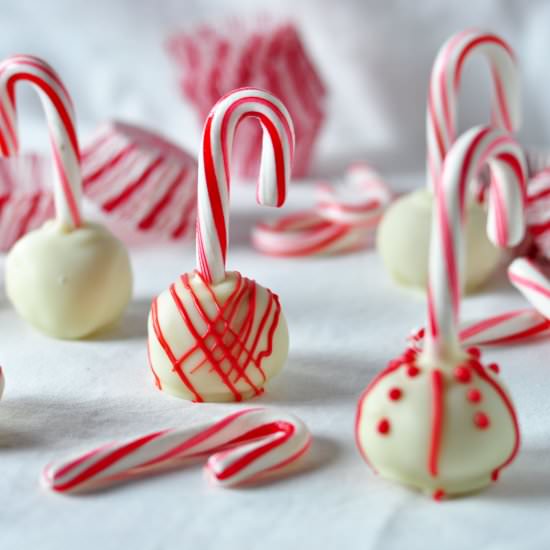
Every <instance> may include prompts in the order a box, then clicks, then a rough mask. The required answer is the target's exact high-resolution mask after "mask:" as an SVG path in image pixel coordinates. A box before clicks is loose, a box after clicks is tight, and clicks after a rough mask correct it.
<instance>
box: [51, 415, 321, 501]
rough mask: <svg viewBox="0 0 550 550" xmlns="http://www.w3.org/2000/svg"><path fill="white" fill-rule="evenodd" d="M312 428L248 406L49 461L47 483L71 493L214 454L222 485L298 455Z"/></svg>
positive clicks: (212, 470)
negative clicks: (187, 425) (213, 419)
mask: <svg viewBox="0 0 550 550" xmlns="http://www.w3.org/2000/svg"><path fill="white" fill-rule="evenodd" d="M310 444H311V433H310V432H309V430H308V428H307V426H306V425H305V424H304V423H303V422H302V421H301V420H300V419H299V418H297V417H295V416H293V415H290V414H286V413H283V412H280V411H269V410H266V409H261V408H252V409H244V410H241V411H238V412H236V413H233V414H231V415H229V416H226V417H225V418H223V419H222V420H219V421H218V422H216V423H214V424H212V423H208V424H204V425H199V426H195V427H191V428H184V429H181V430H162V431H160V432H155V433H152V434H148V435H145V436H142V437H138V438H135V439H130V440H128V441H125V442H123V443H111V444H108V445H104V446H102V447H99V448H97V449H94V450H93V451H89V452H87V453H85V454H84V455H82V456H79V457H76V458H73V459H71V460H68V461H67V460H62V461H60V462H57V463H54V464H51V465H49V466H47V467H46V468H45V470H44V472H43V475H42V481H43V483H44V485H46V486H47V487H48V488H50V489H52V490H53V491H57V492H61V493H71V492H77V491H82V490H84V489H86V488H90V487H96V486H97V485H104V484H106V483H113V482H116V481H120V480H123V479H127V478H129V477H132V476H136V475H139V474H145V473H148V472H151V471H154V470H155V469H159V468H161V467H167V466H173V465H174V464H176V463H177V462H178V461H182V460H184V459H187V458H198V457H209V458H208V462H207V464H206V471H207V473H208V476H209V478H210V479H211V480H212V481H213V482H214V483H216V484H217V485H221V486H233V485H237V484H241V483H246V482H250V481H253V480H255V479H257V478H259V477H261V476H264V475H266V474H268V473H271V472H273V471H275V470H277V471H278V470H280V469H282V468H284V467H285V466H287V465H290V464H291V463H293V462H295V461H296V460H298V459H299V458H300V457H301V456H302V455H303V454H304V453H305V452H306V451H307V450H308V449H309V447H310Z"/></svg>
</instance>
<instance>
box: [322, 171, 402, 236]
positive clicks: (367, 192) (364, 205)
mask: <svg viewBox="0 0 550 550" xmlns="http://www.w3.org/2000/svg"><path fill="white" fill-rule="evenodd" d="M391 200H392V193H391V191H390V189H389V187H388V185H387V184H386V182H385V181H384V180H383V179H382V178H381V177H380V174H378V172H376V170H374V169H373V168H372V167H371V166H369V165H368V164H366V163H363V162H358V163H355V164H352V165H351V166H350V167H349V168H348V170H347V172H346V179H345V182H344V183H343V184H340V185H327V184H320V185H319V186H318V189H317V205H316V209H317V211H318V212H319V214H320V215H321V216H322V217H323V218H325V219H327V220H331V221H333V222H335V223H342V224H347V225H362V226H363V227H365V226H373V225H376V224H377V223H378V222H379V221H380V218H381V217H382V214H383V213H384V210H385V208H386V206H387V205H388V204H389V203H390V202H391Z"/></svg>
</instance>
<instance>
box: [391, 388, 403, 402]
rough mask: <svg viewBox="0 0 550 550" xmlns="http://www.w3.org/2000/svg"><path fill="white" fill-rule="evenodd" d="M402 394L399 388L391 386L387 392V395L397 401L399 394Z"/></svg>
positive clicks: (399, 397)
mask: <svg viewBox="0 0 550 550" xmlns="http://www.w3.org/2000/svg"><path fill="white" fill-rule="evenodd" d="M402 395H403V392H402V391H401V390H400V389H399V388H391V389H390V391H389V392H388V397H389V398H390V399H391V400H392V401H397V400H398V399H401V396H402Z"/></svg>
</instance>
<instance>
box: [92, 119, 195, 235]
mask: <svg viewBox="0 0 550 550" xmlns="http://www.w3.org/2000/svg"><path fill="white" fill-rule="evenodd" d="M82 178H83V186H84V193H85V195H86V197H87V198H89V199H90V200H91V201H93V202H94V203H96V204H97V205H98V206H99V207H100V208H101V209H102V210H103V212H104V213H105V214H106V215H107V216H108V217H109V218H111V219H114V220H117V221H120V222H122V223H124V225H125V227H126V226H127V227H128V228H129V229H131V230H136V231H141V232H151V233H152V234H154V235H155V236H156V235H158V236H159V237H162V238H168V239H178V238H181V237H185V236H186V235H189V234H190V233H191V232H192V230H193V229H194V227H195V212H196V200H197V195H196V178H197V162H196V160H195V159H194V158H193V157H192V156H191V155H189V154H188V153H187V152H185V151H184V150H183V149H181V148H180V147H178V146H177V145H175V144H173V143H171V142H169V141H168V140H166V139H164V138H163V137H161V136H159V135H158V134H156V133H154V132H151V131H149V130H146V129H144V128H140V127H137V126H133V125H130V124H126V123H123V122H119V121H110V122H107V123H105V124H103V125H102V126H101V127H100V128H98V130H97V132H96V133H95V134H94V136H93V137H92V139H91V141H90V142H89V143H88V144H87V145H86V146H85V147H84V148H83V149H82Z"/></svg>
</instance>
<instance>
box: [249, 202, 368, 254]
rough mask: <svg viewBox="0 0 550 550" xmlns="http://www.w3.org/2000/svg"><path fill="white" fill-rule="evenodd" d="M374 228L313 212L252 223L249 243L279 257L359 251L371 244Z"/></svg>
mask: <svg viewBox="0 0 550 550" xmlns="http://www.w3.org/2000/svg"><path fill="white" fill-rule="evenodd" d="M373 238H374V231H373V230H372V229H371V228H369V227H367V228H365V227H355V226H352V225H344V224H338V223H334V222H332V221H330V220H327V219H325V218H323V217H322V216H321V215H320V214H318V213H317V212H315V211H309V210H306V211H302V212H295V213H293V214H289V215H288V216H283V217H282V218H280V219H278V220H276V221H274V222H262V223H258V224H256V226H255V227H254V230H253V231H252V243H253V245H254V247H255V248H257V249H258V250H259V251H261V252H263V253H264V254H269V255H270V256H281V257H289V258H290V257H300V256H319V255H330V254H341V253H344V252H352V251H354V250H360V249H362V248H364V247H366V246H368V245H369V244H371V243H372V241H373Z"/></svg>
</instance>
